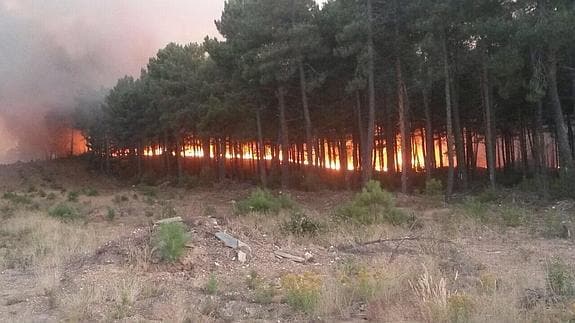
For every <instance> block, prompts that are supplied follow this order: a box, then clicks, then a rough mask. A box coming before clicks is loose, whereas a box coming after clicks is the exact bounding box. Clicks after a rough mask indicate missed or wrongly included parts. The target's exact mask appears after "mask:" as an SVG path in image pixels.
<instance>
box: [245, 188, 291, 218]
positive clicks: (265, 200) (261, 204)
mask: <svg viewBox="0 0 575 323" xmlns="http://www.w3.org/2000/svg"><path fill="white" fill-rule="evenodd" d="M293 206H294V203H293V201H292V200H291V198H290V197H289V196H287V195H280V196H278V197H276V196H274V195H273V194H272V193H271V192H270V191H268V190H263V189H261V188H258V189H256V190H255V191H253V192H252V193H251V194H250V196H249V197H248V198H246V199H245V200H243V201H240V202H238V203H237V204H236V211H237V213H239V214H247V213H249V212H262V213H278V212H279V211H280V210H281V209H290V208H293Z"/></svg>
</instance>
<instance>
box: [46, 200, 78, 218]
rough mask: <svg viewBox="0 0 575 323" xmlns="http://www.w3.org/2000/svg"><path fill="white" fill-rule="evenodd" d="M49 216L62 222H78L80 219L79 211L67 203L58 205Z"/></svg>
mask: <svg viewBox="0 0 575 323" xmlns="http://www.w3.org/2000/svg"><path fill="white" fill-rule="evenodd" d="M48 214H49V215H50V216H52V217H55V218H58V219H61V220H76V219H78V218H80V213H79V212H78V210H77V209H75V208H74V207H72V206H70V205H68V204H66V203H60V204H58V205H56V206H55V207H53V208H52V209H51V210H50V211H49V212H48Z"/></svg>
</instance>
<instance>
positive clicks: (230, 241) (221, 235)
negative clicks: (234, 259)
mask: <svg viewBox="0 0 575 323" xmlns="http://www.w3.org/2000/svg"><path fill="white" fill-rule="evenodd" d="M216 238H218V239H219V240H221V241H222V242H223V243H224V244H225V245H226V247H229V248H232V249H238V248H246V249H248V250H250V251H251V250H252V249H251V248H250V246H248V245H247V244H246V243H244V242H242V241H240V240H238V239H236V238H234V237H232V236H231V235H229V234H227V233H225V232H218V233H216Z"/></svg>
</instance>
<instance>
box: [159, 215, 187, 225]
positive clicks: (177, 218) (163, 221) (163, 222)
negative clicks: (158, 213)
mask: <svg viewBox="0 0 575 323" xmlns="http://www.w3.org/2000/svg"><path fill="white" fill-rule="evenodd" d="M173 222H184V219H182V217H181V216H177V217H175V218H168V219H162V220H158V221H156V222H154V225H160V224H166V223H173Z"/></svg>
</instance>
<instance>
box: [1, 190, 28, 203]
mask: <svg viewBox="0 0 575 323" xmlns="http://www.w3.org/2000/svg"><path fill="white" fill-rule="evenodd" d="M2 199H4V200H7V201H9V202H11V203H12V204H16V205H29V204H32V199H31V198H30V197H28V196H26V195H19V194H17V193H14V192H6V193H4V195H2Z"/></svg>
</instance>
